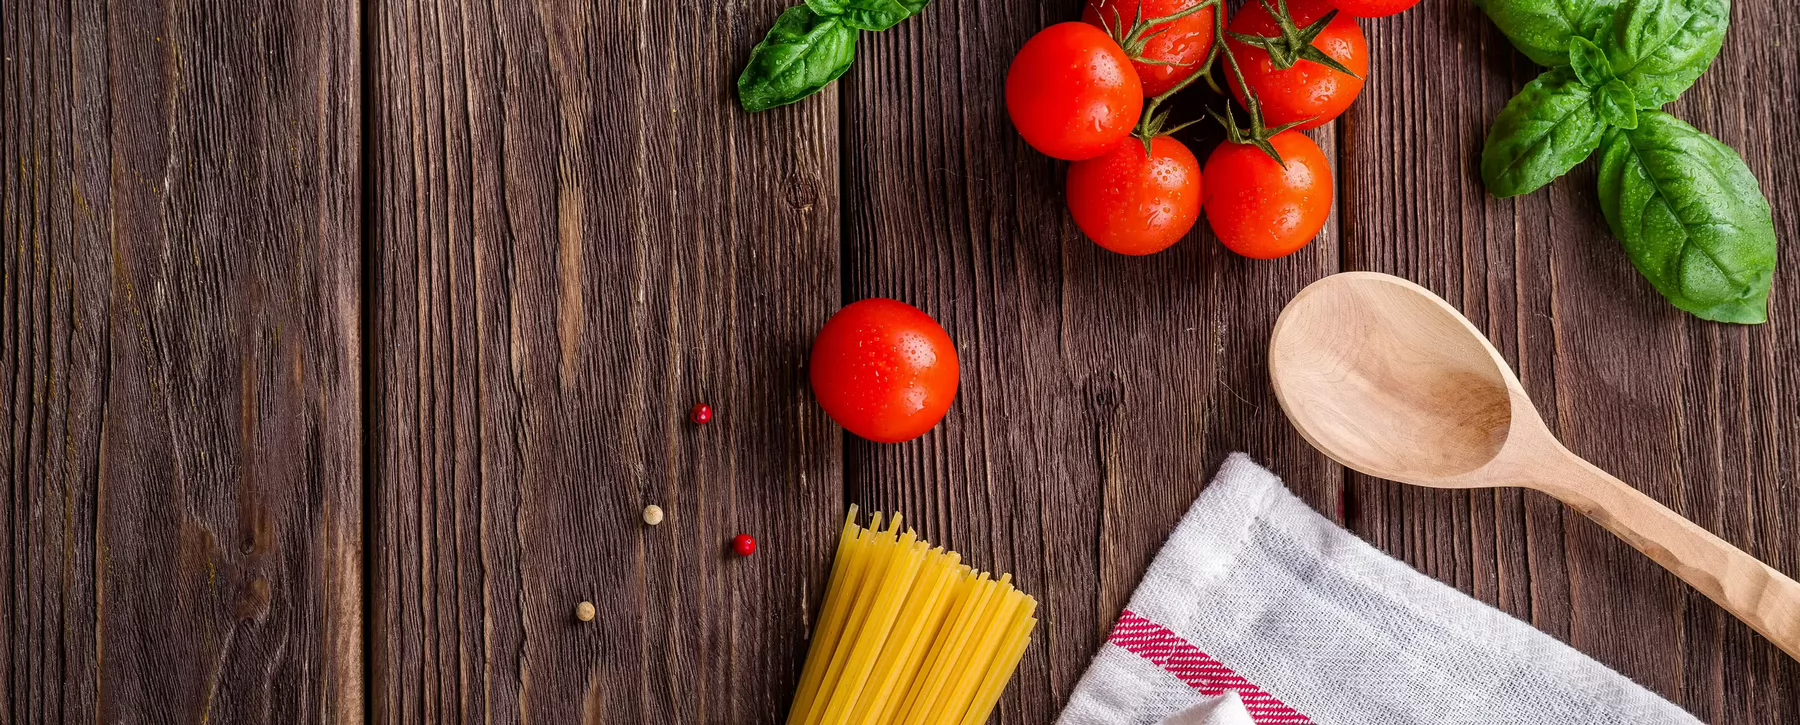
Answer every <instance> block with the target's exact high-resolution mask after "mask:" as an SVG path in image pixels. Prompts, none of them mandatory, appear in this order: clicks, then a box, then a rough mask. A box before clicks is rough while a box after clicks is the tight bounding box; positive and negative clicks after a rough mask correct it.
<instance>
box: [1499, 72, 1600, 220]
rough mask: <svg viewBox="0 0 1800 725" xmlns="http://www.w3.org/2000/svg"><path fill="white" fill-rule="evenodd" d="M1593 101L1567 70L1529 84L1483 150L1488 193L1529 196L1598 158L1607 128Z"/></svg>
mask: <svg viewBox="0 0 1800 725" xmlns="http://www.w3.org/2000/svg"><path fill="white" fill-rule="evenodd" d="M1592 97H1593V91H1592V90H1590V89H1589V88H1588V87H1587V86H1585V85H1582V83H1581V80H1580V79H1579V78H1576V77H1575V73H1574V71H1571V70H1569V69H1568V68H1566V67H1564V68H1555V69H1552V70H1549V71H1546V72H1545V73H1544V74H1543V75H1541V76H1538V78H1537V80H1534V81H1532V82H1531V83H1529V84H1526V86H1525V89H1524V90H1522V91H1519V95H1517V96H1514V97H1513V99H1512V100H1511V101H1509V102H1507V104H1506V110H1503V111H1501V112H1500V117H1499V118H1496V119H1494V127H1493V129H1492V130H1489V131H1488V137H1487V145H1486V146H1485V147H1483V148H1482V149H1481V180H1482V181H1484V182H1486V183H1487V188H1488V191H1490V192H1492V193H1493V194H1494V196H1498V197H1501V198H1505V197H1509V196H1518V195H1520V194H1529V193H1531V192H1533V191H1537V190H1538V189H1539V188H1541V187H1542V186H1543V185H1545V184H1548V183H1550V182H1552V181H1555V180H1556V177H1558V176H1562V175H1563V174H1565V173H1568V171H1569V169H1572V168H1575V165H1576V164H1579V163H1581V162H1582V160H1583V159H1586V158H1587V157H1588V156H1589V155H1591V154H1593V153H1594V149H1595V148H1598V147H1599V146H1600V136H1601V134H1602V133H1603V132H1605V130H1606V126H1605V124H1604V123H1602V122H1601V120H1600V114H1599V113H1598V112H1596V111H1595V110H1594V103H1593V101H1592Z"/></svg>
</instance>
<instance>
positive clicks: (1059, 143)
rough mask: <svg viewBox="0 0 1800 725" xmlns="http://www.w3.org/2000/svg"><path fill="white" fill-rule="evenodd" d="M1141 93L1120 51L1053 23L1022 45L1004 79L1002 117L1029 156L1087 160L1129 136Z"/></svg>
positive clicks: (1086, 31) (1074, 27)
mask: <svg viewBox="0 0 1800 725" xmlns="http://www.w3.org/2000/svg"><path fill="white" fill-rule="evenodd" d="M1143 111H1144V87H1143V84H1142V83H1140V82H1139V81H1138V76H1137V72H1136V71H1134V70H1132V69H1131V59H1130V58H1128V57H1126V55H1125V51H1124V50H1123V49H1121V48H1120V47H1119V44H1118V43H1117V42H1116V41H1114V40H1113V39H1112V37H1111V36H1109V35H1107V34H1106V32H1105V31H1103V30H1100V29H1099V28H1096V27H1094V26H1092V25H1088V24H1086V23H1060V24H1057V25H1052V26H1050V27H1048V28H1045V29H1044V30H1043V31H1042V32H1039V33H1038V34H1037V35H1035V36H1032V38H1031V40H1029V41H1026V43H1025V47H1023V48H1020V49H1019V54H1018V56H1016V57H1014V58H1013V63H1012V68H1011V69H1009V70H1008V71H1007V73H1006V112H1007V114H1008V115H1010V116H1012V122H1013V126H1014V127H1015V128H1017V129H1019V135H1020V136H1024V137H1025V142H1026V143H1029V144H1031V147H1032V148H1035V149H1037V150H1038V151H1040V152H1042V153H1044V154H1045V155H1047V156H1052V157H1055V158H1059V159H1063V160H1065V161H1080V160H1082V159H1091V158H1093V157H1095V156H1099V155H1100V154H1103V153H1106V151H1107V150H1108V149H1110V148H1112V147H1113V144H1116V143H1118V142H1119V139H1122V138H1125V136H1126V135H1127V134H1130V133H1131V129H1132V127H1134V126H1136V125H1137V122H1138V115H1139V114H1141V113H1143Z"/></svg>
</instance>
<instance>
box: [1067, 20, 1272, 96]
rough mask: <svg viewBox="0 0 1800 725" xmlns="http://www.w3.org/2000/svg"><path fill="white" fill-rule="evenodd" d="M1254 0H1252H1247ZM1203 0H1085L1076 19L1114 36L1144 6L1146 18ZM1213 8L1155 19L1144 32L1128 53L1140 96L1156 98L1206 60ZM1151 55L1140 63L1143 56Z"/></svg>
mask: <svg viewBox="0 0 1800 725" xmlns="http://www.w3.org/2000/svg"><path fill="white" fill-rule="evenodd" d="M1252 1H1253V2H1254V0H1252ZM1201 2H1204V0H1088V2H1087V9H1086V10H1084V11H1082V13H1081V22H1084V23H1087V24H1088V25H1092V26H1094V27H1097V28H1100V29H1102V30H1107V31H1109V32H1111V33H1113V34H1114V35H1115V36H1117V35H1124V34H1125V33H1129V32H1131V25H1132V21H1133V20H1135V19H1136V18H1137V17H1138V13H1139V11H1142V12H1143V19H1144V20H1145V21H1151V20H1156V19H1158V18H1166V17H1169V16H1171V15H1174V14H1176V13H1179V12H1181V11H1183V10H1186V9H1188V8H1191V7H1193V6H1195V5H1199V4H1200V3H1201ZM1217 12H1218V11H1217V10H1212V9H1207V10H1202V11H1200V12H1197V13H1194V14H1193V15H1189V16H1187V17H1185V18H1181V19H1179V20H1171V21H1169V22H1167V23H1159V24H1157V25H1156V26H1154V27H1152V28H1150V29H1149V31H1148V32H1146V33H1144V37H1145V38H1146V40H1145V41H1144V47H1143V50H1141V51H1139V52H1138V53H1137V56H1136V57H1135V58H1133V59H1132V61H1131V67H1132V69H1133V70H1136V71H1137V74H1138V81H1139V82H1141V83H1142V84H1143V86H1144V97H1145V98H1155V97H1157V96H1160V95H1162V94H1164V93H1167V92H1169V91H1170V90H1171V89H1173V88H1174V87H1175V86H1178V85H1181V82H1182V81H1185V80H1187V79H1188V77H1189V76H1192V75H1193V74H1195V73H1198V72H1200V65H1201V64H1203V63H1205V62H1206V54H1207V53H1210V52H1212V47H1213V21H1214V20H1216V18H1215V15H1216V14H1217ZM1146 60H1147V61H1150V62H1149V63H1145V62H1143V61H1146Z"/></svg>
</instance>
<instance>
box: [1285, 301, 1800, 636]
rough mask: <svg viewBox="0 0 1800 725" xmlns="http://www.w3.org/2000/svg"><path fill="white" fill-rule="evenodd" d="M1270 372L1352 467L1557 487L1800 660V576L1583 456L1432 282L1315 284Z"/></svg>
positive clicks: (1317, 442) (1309, 429)
mask: <svg viewBox="0 0 1800 725" xmlns="http://www.w3.org/2000/svg"><path fill="white" fill-rule="evenodd" d="M1269 376H1270V378H1272V379H1273V382H1274V385H1275V397H1276V398H1277V399H1279V400H1280V401H1281V408H1282V410H1284V411H1286V412H1287V416H1288V419H1289V420H1291V421H1293V423H1294V427H1295V428H1298V429H1300V435H1302V436H1305V437H1306V440H1307V441H1308V442H1310V443H1312V444H1313V446H1314V447H1316V448H1318V449H1319V450H1320V451H1323V452H1324V453H1325V455H1327V456H1330V457H1332V458H1333V459H1335V460H1337V461H1338V462H1339V463H1342V464H1344V465H1346V466H1349V467H1350V468H1354V469H1356V470H1358V471H1361V472H1363V473H1366V474H1369V475H1371V476H1377V477H1380V478H1386V479H1391V480H1395V481H1400V482H1402V483H1410V484H1413V485H1416V486H1430V487H1432V488H1485V487H1493V486H1522V487H1525V488H1530V489H1534V490H1537V491H1541V492H1543V493H1547V494H1549V495H1551V496H1554V497H1556V498H1557V499H1558V500H1561V501H1562V502H1563V503H1565V504H1568V505H1569V506H1570V507H1572V508H1574V509H1575V510H1576V511H1580V512H1581V513H1582V514H1584V515H1586V516H1587V517H1588V518H1590V519H1593V520H1594V521H1595V522H1597V523H1599V524H1600V525H1601V526H1604V527H1606V529H1607V530H1608V531H1611V532H1613V533H1614V534H1617V535H1618V536H1619V538H1621V539H1624V540H1625V541H1626V542H1628V543H1630V544H1631V545H1632V546H1635V547H1637V549H1638V551H1642V552H1644V554H1645V555H1647V556H1649V557H1650V558H1651V559H1654V560H1656V563H1658V564H1661V565H1663V567H1664V568H1666V569H1668V570H1669V571H1671V572H1674V573H1675V575H1676V576H1678V577H1681V578H1682V580H1683V581H1686V582H1687V583H1688V584H1691V585H1693V587H1694V588H1695V589H1698V590H1700V592H1701V593H1702V594H1705V595H1706V596H1707V597H1710V598H1711V599H1712V600H1713V601H1715V602H1718V603H1719V606H1721V607H1724V608H1725V609H1726V611H1729V612H1731V613H1732V614H1733V615H1735V616H1737V618H1738V619H1742V620H1744V623H1745V624H1748V625H1750V627H1751V628H1752V629H1755V630H1756V631H1757V632H1760V633H1762V636H1764V637H1767V638H1768V639H1769V641H1771V642H1774V643H1775V646H1777V647H1780V648H1781V650H1782V651H1783V652H1786V653H1787V654H1788V656H1790V657H1794V658H1795V659H1800V584H1796V583H1795V582H1794V580H1792V579H1789V578H1788V577H1786V576H1784V575H1782V573H1781V572H1778V571H1776V570H1774V569H1773V568H1770V567H1769V566H1768V565H1767V564H1764V563H1762V562H1760V561H1757V560H1756V559H1755V558H1754V557H1752V556H1750V555H1749V554H1746V553H1744V552H1743V551H1740V550H1739V549H1738V548H1737V547H1734V546H1732V545H1731V544H1728V543H1726V542H1725V541H1724V540H1722V539H1720V538H1719V537H1717V536H1713V535H1712V534H1711V533H1708V532H1707V531H1706V530H1705V529H1702V528H1700V527H1699V526H1697V525H1695V524H1694V522H1692V521H1688V520H1687V519H1685V518H1682V517H1681V516H1680V515H1679V514H1676V513H1675V512H1673V511H1670V510H1669V509H1668V508H1665V507H1664V506H1663V505H1662V504H1659V503H1657V502H1656V501H1655V500H1654V499H1651V498H1650V497H1649V496H1645V495H1644V494H1642V493H1639V492H1638V490H1637V489H1635V488H1632V487H1631V486H1629V485H1627V484H1625V483H1624V482H1622V481H1620V480H1619V479H1617V478H1613V477H1612V476H1610V475H1607V473H1606V472H1605V471H1602V470H1600V469H1598V468H1595V467H1594V466H1593V464H1590V463H1588V462H1587V461H1584V460H1582V459H1581V458H1580V457H1579V456H1576V455H1575V454H1573V453H1570V452H1569V450H1568V449H1567V448H1564V447H1563V446H1562V444H1561V443H1559V442H1558V441H1557V440H1556V437H1555V436H1553V435H1551V434H1550V429H1549V428H1548V427H1547V426H1545V425H1544V421H1543V419H1542V418H1540V417H1538V415H1537V411H1536V409H1534V408H1533V407H1532V405H1531V398H1529V397H1528V396H1526V394H1525V389H1524V388H1523V387H1522V386H1520V385H1519V380H1518V378H1517V377H1514V376H1513V372H1512V369H1511V368H1510V367H1508V366H1507V364H1506V361H1505V360H1504V359H1502V358H1501V357H1500V354H1499V353H1498V352H1496V351H1495V350H1494V348H1493V346H1491V345H1489V344H1488V341H1487V339H1486V338H1485V337H1483V336H1482V334H1481V332H1480V331H1479V330H1476V329H1475V326H1474V325H1471V324H1469V321H1468V320H1467V319H1464V318H1463V316H1462V315H1461V314H1459V313H1457V311H1456V309H1455V308H1453V307H1451V306H1450V305H1449V303H1446V302H1444V301H1443V300H1442V299H1439V298H1438V296H1437V295H1434V294H1432V293H1431V291H1430V290H1427V289H1425V288H1423V287H1420V286H1418V285H1416V284H1413V283H1411V282H1408V281H1406V280H1403V279H1400V278H1398V277H1391V276H1388V275H1385V274H1374V273H1370V272H1350V273H1346V274H1339V275H1335V276H1331V277H1327V278H1325V279H1322V280H1319V281H1318V282H1315V283H1313V284H1312V285H1311V286H1309V287H1307V288H1306V289H1305V290H1302V291H1301V292H1300V294H1299V295H1298V296H1296V297H1294V300H1293V301H1292V302H1289V303H1288V306H1287V309H1286V310H1283V311H1282V313H1281V318H1280V319H1279V320H1277V321H1276V322H1275V333H1274V335H1273V337H1272V339H1271V340H1270V341H1269Z"/></svg>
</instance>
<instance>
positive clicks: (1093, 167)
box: [1068, 136, 1200, 256]
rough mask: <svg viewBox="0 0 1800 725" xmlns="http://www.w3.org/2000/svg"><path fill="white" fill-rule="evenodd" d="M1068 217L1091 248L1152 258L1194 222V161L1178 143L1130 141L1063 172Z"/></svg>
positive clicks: (1197, 194) (1196, 209) (1196, 186)
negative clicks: (1146, 144) (1066, 177)
mask: <svg viewBox="0 0 1800 725" xmlns="http://www.w3.org/2000/svg"><path fill="white" fill-rule="evenodd" d="M1068 188H1069V212H1070V213H1071V214H1072V215H1074V217H1075V225H1076V226H1078V227H1081V231H1082V233H1083V234H1086V235H1087V236H1088V238H1089V239H1092V240H1094V243H1095V244H1098V245H1100V246H1102V247H1105V248H1107V249H1110V250H1112V251H1115V252H1118V253H1119V254H1129V255H1134V256H1136V255H1144V254H1155V253H1157V252H1160V251H1162V250H1164V249H1168V248H1169V246H1170V245H1172V244H1174V243H1176V242H1179V241H1181V238H1182V237H1185V236H1187V233H1188V230H1191V229H1193V228H1194V222H1196V221H1199V220H1200V161H1199V160H1198V159H1195V158H1194V152H1192V151H1189V150H1188V148H1187V146H1184V145H1182V143H1181V142H1180V141H1176V140H1175V139H1172V138H1169V137H1168V136H1158V137H1156V139H1155V140H1153V141H1151V142H1150V153H1148V154H1145V153H1144V142H1143V141H1142V140H1140V139H1138V138H1137V137H1135V136H1134V137H1130V138H1127V139H1125V140H1123V141H1120V142H1119V143H1118V144H1117V145H1115V146H1113V149H1112V150H1111V151H1108V152H1106V154H1105V155H1103V156H1100V157H1098V158H1092V159H1088V160H1086V161H1077V162H1075V163H1073V164H1071V165H1070V166H1069V187H1068Z"/></svg>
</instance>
